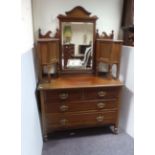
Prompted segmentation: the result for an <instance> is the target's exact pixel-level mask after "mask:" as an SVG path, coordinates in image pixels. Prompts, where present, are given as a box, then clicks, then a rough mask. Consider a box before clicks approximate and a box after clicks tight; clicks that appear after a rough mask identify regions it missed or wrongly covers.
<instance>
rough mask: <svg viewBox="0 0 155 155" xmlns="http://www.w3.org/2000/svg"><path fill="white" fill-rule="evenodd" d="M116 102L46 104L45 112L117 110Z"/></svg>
mask: <svg viewBox="0 0 155 155" xmlns="http://www.w3.org/2000/svg"><path fill="white" fill-rule="evenodd" d="M117 103H118V101H117V100H116V99H113V100H96V101H81V102H80V101H79V102H66V103H65V104H64V103H47V104H46V109H45V111H46V112H47V113H51V112H53V113H59V112H76V111H88V110H103V109H113V108H117V106H118V104H117Z"/></svg>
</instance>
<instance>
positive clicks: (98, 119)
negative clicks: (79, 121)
mask: <svg viewBox="0 0 155 155" xmlns="http://www.w3.org/2000/svg"><path fill="white" fill-rule="evenodd" d="M96 120H97V122H102V121H103V120H104V116H97V117H96Z"/></svg>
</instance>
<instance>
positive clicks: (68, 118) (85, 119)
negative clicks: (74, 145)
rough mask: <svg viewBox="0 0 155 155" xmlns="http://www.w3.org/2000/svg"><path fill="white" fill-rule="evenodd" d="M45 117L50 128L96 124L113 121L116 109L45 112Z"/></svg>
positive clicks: (115, 116)
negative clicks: (60, 112) (61, 112)
mask: <svg viewBox="0 0 155 155" xmlns="http://www.w3.org/2000/svg"><path fill="white" fill-rule="evenodd" d="M46 118H47V126H48V127H50V128H66V127H87V126H92V125H93V126H94V125H96V126H98V125H103V124H112V123H114V122H115V121H116V118H117V111H104V112H88V113H64V114H59V113H58V114H47V115H46Z"/></svg>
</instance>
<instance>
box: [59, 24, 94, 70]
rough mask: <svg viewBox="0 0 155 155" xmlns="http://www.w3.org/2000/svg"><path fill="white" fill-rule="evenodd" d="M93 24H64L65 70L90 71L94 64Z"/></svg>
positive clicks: (63, 59)
mask: <svg viewBox="0 0 155 155" xmlns="http://www.w3.org/2000/svg"><path fill="white" fill-rule="evenodd" d="M93 28H94V27H93V23H89V22H62V23H61V38H62V39H61V47H62V48H61V50H62V52H61V54H62V56H61V57H62V59H61V60H62V62H61V63H62V69H63V70H81V69H82V70H90V69H92V64H93V38H94V37H93V34H94V33H93Z"/></svg>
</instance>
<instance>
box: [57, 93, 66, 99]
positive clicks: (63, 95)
mask: <svg viewBox="0 0 155 155" xmlns="http://www.w3.org/2000/svg"><path fill="white" fill-rule="evenodd" d="M59 97H60V99H61V100H66V99H67V98H68V94H67V93H61V94H60V95H59Z"/></svg>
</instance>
